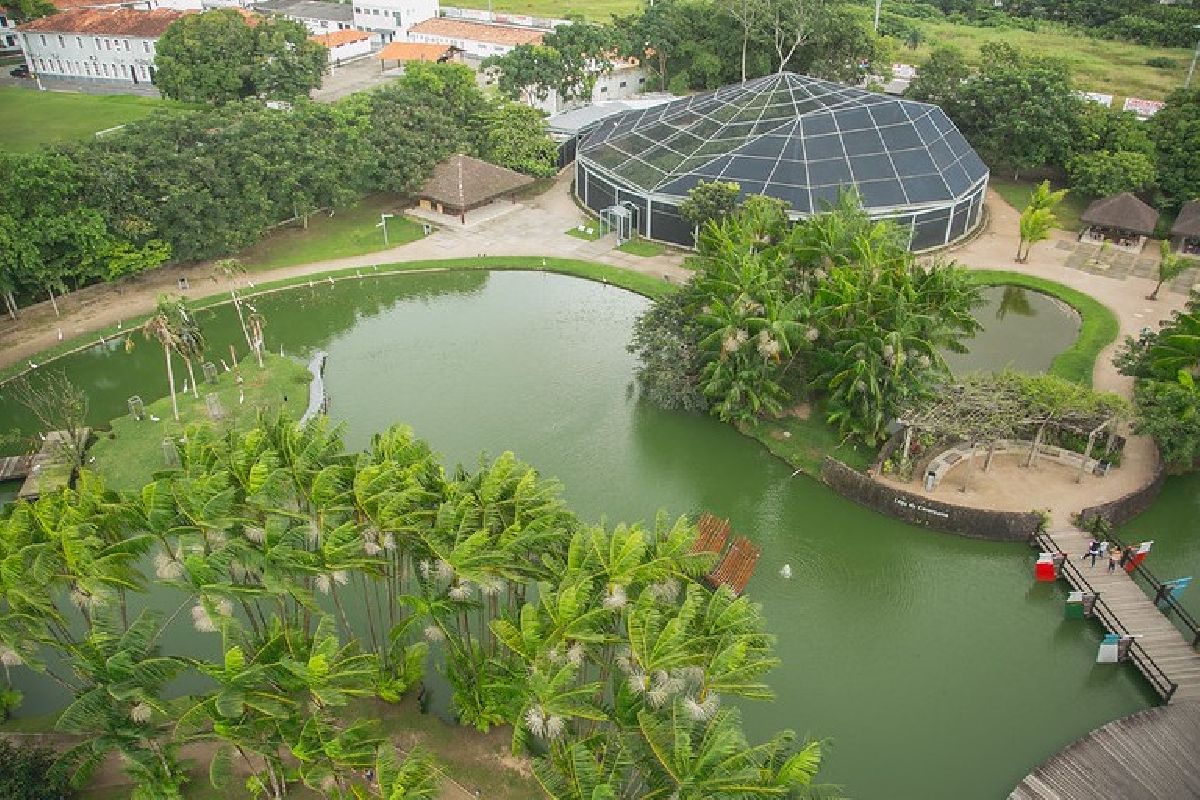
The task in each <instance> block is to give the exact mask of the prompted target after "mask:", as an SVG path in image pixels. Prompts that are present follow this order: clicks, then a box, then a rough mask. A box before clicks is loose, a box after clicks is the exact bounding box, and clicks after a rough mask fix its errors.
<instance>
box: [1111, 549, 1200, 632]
mask: <svg viewBox="0 0 1200 800" xmlns="http://www.w3.org/2000/svg"><path fill="white" fill-rule="evenodd" d="M1108 541H1109V546H1110V547H1111V546H1113V545H1115V546H1117V547H1122V548H1123V547H1125V545H1124V543H1123V542H1121V540H1120V539H1118V538H1117V537H1115V536H1112V535H1110V536H1109V537H1108ZM1134 576H1136V577H1138V578H1141V579H1142V580H1143V581H1145V583H1146V586H1147V587H1148V588H1149V589H1150V591H1151V593H1152V594H1153V596H1154V605H1155V606H1156V607H1157V608H1158V609H1159V610H1160V611H1162V612H1163V615H1164V616H1166V617H1167V618H1168V619H1170V617H1171V614H1172V613H1174V614H1175V617H1176V620H1177V621H1178V623H1179V625H1180V626H1181V627H1182V628H1183V629H1184V633H1186V634H1187V635H1189V636H1191V637H1192V647H1200V622H1197V621H1196V618H1195V617H1193V616H1192V615H1191V613H1189V612H1188V610H1187V609H1186V608H1184V607H1183V606H1181V605H1180V604H1179V601H1178V600H1176V599H1175V598H1174V597H1172V596H1171V587H1169V586H1167V585H1166V584H1164V583H1163V582H1162V581H1160V580H1159V579H1158V578H1157V577H1156V576H1155V575H1154V573H1153V572H1151V571H1150V568H1149V567H1147V566H1146V565H1145V564H1138V565H1137V566H1136V567H1134V568H1133V571H1132V572H1130V577H1134ZM1135 583H1136V581H1135Z"/></svg>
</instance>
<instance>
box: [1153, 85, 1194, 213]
mask: <svg viewBox="0 0 1200 800" xmlns="http://www.w3.org/2000/svg"><path fill="white" fill-rule="evenodd" d="M1147 125H1148V126H1149V128H1150V130H1151V132H1152V134H1153V138H1154V144H1155V147H1156V149H1157V151H1158V165H1157V166H1158V186H1159V190H1160V191H1161V192H1162V195H1163V198H1164V200H1165V201H1166V206H1167V207H1168V208H1170V209H1172V210H1174V209H1177V208H1179V207H1180V206H1182V205H1183V204H1184V203H1186V202H1187V201H1188V200H1192V199H1194V198H1197V197H1200V159H1198V158H1196V153H1200V81H1198V82H1196V84H1194V85H1193V87H1192V88H1191V89H1190V90H1188V89H1177V90H1175V91H1174V92H1172V93H1171V94H1170V95H1168V96H1167V102H1166V105H1165V106H1163V108H1162V110H1161V111H1159V112H1158V113H1157V114H1155V115H1154V116H1153V117H1151V118H1150V121H1149V122H1148V123H1147Z"/></svg>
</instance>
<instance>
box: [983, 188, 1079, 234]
mask: <svg viewBox="0 0 1200 800" xmlns="http://www.w3.org/2000/svg"><path fill="white" fill-rule="evenodd" d="M1038 183H1040V181H1012V180H1006V179H1004V178H997V177H996V176H995V175H993V176H992V177H991V178H990V179H989V180H988V186H990V187H992V188H993V189H995V190H996V193H997V194H998V195H1000V196H1001V197H1003V198H1004V199H1005V201H1006V202H1007V203H1008V204H1009V205H1010V206H1012V207H1013V208H1015V209H1016V210H1017V211H1021V210H1023V209H1024V208H1025V206H1026V204H1028V203H1029V196H1030V195H1031V194H1033V190H1034V189H1035V188H1036V187H1037V185H1038ZM1054 188H1055V189H1062V188H1063V187H1062V186H1055V187H1054ZM1087 207H1088V203H1087V201H1086V200H1085V199H1084V198H1083V196H1082V195H1078V194H1075V193H1074V192H1070V193H1068V194H1067V196H1066V197H1064V198H1063V201H1062V202H1061V203H1059V205H1058V208H1056V209H1055V210H1054V213H1055V214H1056V215H1058V223H1059V224H1058V227H1060V228H1062V229H1063V230H1065V231H1078V230H1080V229H1082V227H1083V223H1081V222H1080V221H1079V215H1080V214H1082V213H1083V212H1084V211H1085V210H1086V209H1087Z"/></svg>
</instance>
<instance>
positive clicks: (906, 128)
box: [879, 125, 924, 150]
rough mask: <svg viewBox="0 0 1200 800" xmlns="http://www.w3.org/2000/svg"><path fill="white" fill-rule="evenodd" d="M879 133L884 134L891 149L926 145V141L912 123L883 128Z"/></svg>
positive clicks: (884, 138)
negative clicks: (922, 139)
mask: <svg viewBox="0 0 1200 800" xmlns="http://www.w3.org/2000/svg"><path fill="white" fill-rule="evenodd" d="M879 133H880V134H882V135H883V142H884V144H886V145H887V147H888V149H889V150H908V149H910V148H913V147H922V146H924V142H922V141H921V137H920V136H918V135H917V131H916V129H915V128H914V127H913V126H912V125H892V126H891V127H888V128H881V129H880V130H879Z"/></svg>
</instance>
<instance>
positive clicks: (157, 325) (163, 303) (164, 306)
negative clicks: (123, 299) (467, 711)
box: [142, 296, 179, 422]
mask: <svg viewBox="0 0 1200 800" xmlns="http://www.w3.org/2000/svg"><path fill="white" fill-rule="evenodd" d="M175 314H176V308H175V304H174V303H172V302H171V300H170V299H169V298H168V297H166V296H162V297H159V298H158V305H157V306H156V307H155V309H154V313H153V314H152V315H151V316H150V319H148V320H146V322H145V323H143V325H142V334H143V335H144V336H145V337H146V338H147V339H153V340H154V341H156V342H158V343H159V345H161V346H162V349H163V358H165V359H166V362H167V387H168V389H169V390H170V392H171V414H172V416H174V418H175V421H176V422H178V421H179V402H178V401H177V400H176V399H175V369H174V367H173V366H172V364H171V353H173V352H177V351H178V348H179V334H178V330H177V327H176V325H175V320H176V316H175Z"/></svg>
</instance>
